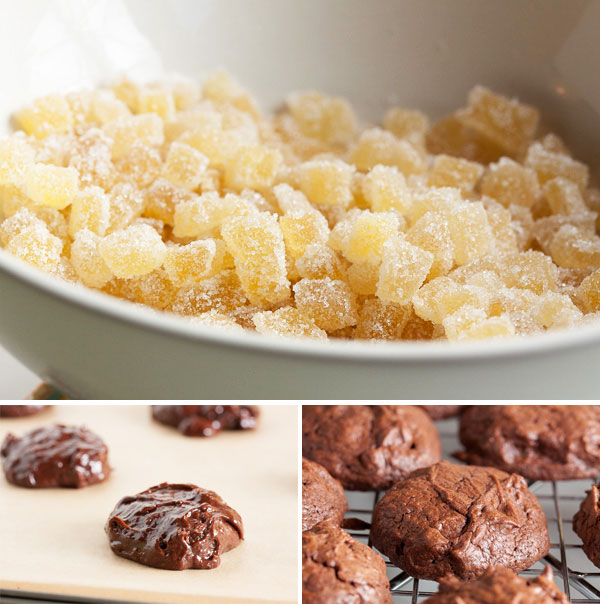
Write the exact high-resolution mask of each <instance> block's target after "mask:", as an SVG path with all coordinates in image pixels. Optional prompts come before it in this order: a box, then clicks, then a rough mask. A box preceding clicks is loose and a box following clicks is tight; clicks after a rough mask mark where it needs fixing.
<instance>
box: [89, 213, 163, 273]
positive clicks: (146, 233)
mask: <svg viewBox="0 0 600 604" xmlns="http://www.w3.org/2000/svg"><path fill="white" fill-rule="evenodd" d="M98 250H99V251H100V255H101V256H102V259H103V260H104V262H106V264H107V266H108V267H109V268H110V270H111V271H112V272H113V273H114V274H115V275H116V276H117V277H121V278H123V279H126V278H129V277H139V276H140V275H145V274H147V273H150V272H152V271H153V270H154V269H156V268H158V267H159V266H161V265H162V263H163V261H164V259H165V256H166V253H167V248H166V246H165V244H164V243H163V240H162V239H161V238H160V235H158V233H157V232H156V231H155V230H154V229H153V228H152V227H151V226H148V225H145V224H139V225H132V226H129V227H127V228H126V229H124V230H121V231H115V232H114V233H111V234H110V235H107V236H106V237H105V238H104V239H103V240H102V241H100V243H99V244H98Z"/></svg>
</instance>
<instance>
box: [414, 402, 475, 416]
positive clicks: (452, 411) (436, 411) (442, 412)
mask: <svg viewBox="0 0 600 604" xmlns="http://www.w3.org/2000/svg"><path fill="white" fill-rule="evenodd" d="M419 406H420V407H421V408H422V409H424V410H425V411H426V412H427V415H429V417H430V418H431V419H447V418H449V417H456V416H457V415H458V414H459V413H460V411H461V409H466V406H465V405H419Z"/></svg>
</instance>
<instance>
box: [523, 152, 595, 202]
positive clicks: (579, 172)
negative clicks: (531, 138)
mask: <svg viewBox="0 0 600 604" xmlns="http://www.w3.org/2000/svg"><path fill="white" fill-rule="evenodd" d="M525 166H527V167H528V168H531V169H532V170H534V171H535V172H536V174H537V177H538V180H539V182H540V184H542V185H543V184H545V183H546V182H547V181H549V180H552V179H553V178H556V177H557V176H562V177H563V178H566V179H568V180H571V181H573V182H574V183H575V184H576V185H577V186H578V187H579V189H580V191H582V192H583V191H584V190H585V188H586V187H587V185H588V181H589V178H590V175H589V168H588V167H587V166H586V165H585V164H582V163H581V162H578V161H576V160H574V159H573V158H572V157H569V156H568V155H566V154H564V153H555V152H552V151H548V150H546V149H545V148H544V147H543V146H542V144H541V143H533V145H531V146H530V147H529V149H528V150H527V156H526V157H525Z"/></svg>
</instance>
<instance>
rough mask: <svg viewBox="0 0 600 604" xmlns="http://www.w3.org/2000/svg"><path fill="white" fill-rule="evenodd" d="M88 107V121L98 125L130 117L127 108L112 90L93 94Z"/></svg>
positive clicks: (98, 91) (97, 91)
mask: <svg viewBox="0 0 600 604" xmlns="http://www.w3.org/2000/svg"><path fill="white" fill-rule="evenodd" d="M90 105H91V106H90V116H89V117H90V121H92V122H96V123H98V124H100V125H104V124H106V123H107V122H111V121H113V120H117V119H119V118H123V117H128V116H130V115H131V111H129V107H127V105H126V104H125V103H124V102H123V101H122V100H120V99H118V98H117V97H116V96H115V93H114V92H113V91H112V90H96V91H95V92H93V93H92V97H91V103H90Z"/></svg>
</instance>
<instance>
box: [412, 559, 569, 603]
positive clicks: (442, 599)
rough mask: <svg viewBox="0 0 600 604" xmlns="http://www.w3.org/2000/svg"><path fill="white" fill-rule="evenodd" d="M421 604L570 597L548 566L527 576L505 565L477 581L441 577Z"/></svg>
mask: <svg viewBox="0 0 600 604" xmlns="http://www.w3.org/2000/svg"><path fill="white" fill-rule="evenodd" d="M423 604H569V600H568V599H567V596H566V595H565V594H564V593H562V592H561V591H560V590H559V589H558V587H556V585H555V584H554V578H553V576H552V569H551V568H550V567H549V566H546V568H545V569H544V571H543V572H542V573H541V574H540V575H539V576H537V577H531V578H528V579H526V578H525V577H519V575H517V574H515V573H514V572H513V571H512V570H509V569H508V568H503V567H502V566H492V567H490V568H488V569H487V570H486V571H485V573H484V574H483V575H481V577H479V579H477V580H476V581H469V582H466V583H465V582H463V581H460V580H459V579H457V578H456V577H447V578H444V579H440V591H439V592H438V593H437V594H436V595H435V596H433V597H431V598H428V599H427V600H425V601H424V602H423Z"/></svg>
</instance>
